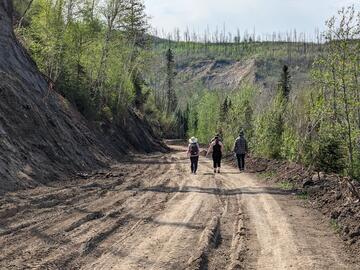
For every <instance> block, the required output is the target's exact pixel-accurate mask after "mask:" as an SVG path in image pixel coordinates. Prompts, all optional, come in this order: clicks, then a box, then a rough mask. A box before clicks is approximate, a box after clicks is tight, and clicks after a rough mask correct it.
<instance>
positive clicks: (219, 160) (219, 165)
mask: <svg viewBox="0 0 360 270" xmlns="http://www.w3.org/2000/svg"><path fill="white" fill-rule="evenodd" d="M220 168H221V156H219V159H218V173H220Z"/></svg>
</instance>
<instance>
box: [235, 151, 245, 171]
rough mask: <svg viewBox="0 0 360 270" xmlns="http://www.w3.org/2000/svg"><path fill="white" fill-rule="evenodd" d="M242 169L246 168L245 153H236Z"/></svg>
mask: <svg viewBox="0 0 360 270" xmlns="http://www.w3.org/2000/svg"><path fill="white" fill-rule="evenodd" d="M236 157H237V160H238V166H239V169H240V171H243V170H244V169H245V154H236Z"/></svg>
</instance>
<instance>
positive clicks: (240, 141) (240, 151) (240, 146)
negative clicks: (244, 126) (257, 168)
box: [234, 131, 249, 172]
mask: <svg viewBox="0 0 360 270" xmlns="http://www.w3.org/2000/svg"><path fill="white" fill-rule="evenodd" d="M248 150H249V149H248V143H247V141H246V139H245V136H244V131H241V132H240V135H239V137H238V138H237V139H236V141H235V144H234V153H235V155H236V158H237V162H238V166H239V170H240V172H243V171H244V170H245V156H246V154H247V152H248Z"/></svg>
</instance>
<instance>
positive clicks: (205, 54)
mask: <svg viewBox="0 0 360 270" xmlns="http://www.w3.org/2000/svg"><path fill="white" fill-rule="evenodd" d="M15 5H16V9H17V20H16V34H17V36H18V38H19V40H20V41H21V42H22V43H23V44H24V45H25V46H26V47H27V48H28V49H29V51H30V52H31V55H32V57H33V58H34V60H35V61H36V63H37V65H38V67H39V68H40V70H41V71H42V72H43V73H44V74H45V75H46V76H47V78H48V80H49V82H51V83H50V85H51V86H52V87H54V88H55V89H56V90H57V91H58V92H60V93H61V94H62V95H64V96H65V97H66V98H67V99H68V100H69V101H70V102H71V103H72V104H74V105H75V106H76V107H77V108H78V110H79V111H80V112H81V113H82V114H83V115H84V116H85V117H87V118H88V119H90V120H94V121H96V120H99V119H102V120H103V119H106V120H107V121H110V122H113V123H114V124H119V125H121V124H125V123H126V117H127V109H128V108H129V107H131V108H134V109H135V110H137V111H138V112H139V113H141V114H143V115H145V116H146V117H147V119H148V121H149V122H150V123H151V124H152V126H153V127H154V128H155V129H156V130H157V132H158V133H160V134H162V136H164V137H184V138H185V137H186V136H193V135H195V136H197V137H199V139H200V141H201V142H202V143H207V142H208V141H209V140H210V139H211V137H212V136H213V135H214V134H215V133H221V134H222V137H223V139H224V142H225V146H226V148H227V150H229V151H230V150H231V148H232V143H233V141H234V140H235V138H236V137H237V135H238V133H239V132H240V130H244V131H245V134H246V137H247V138H248V140H249V142H250V148H251V152H252V154H253V155H257V156H261V157H266V158H274V159H286V160H290V161H295V162H300V163H303V164H305V165H307V166H311V167H313V168H315V169H317V170H325V171H331V172H337V173H342V174H345V175H351V176H353V177H355V178H359V177H360V83H359V76H360V21H359V20H360V14H359V12H358V11H356V10H355V8H354V7H349V8H344V9H342V10H340V11H339V13H338V14H337V15H336V16H334V17H333V18H331V19H329V20H328V21H327V22H326V28H327V30H326V31H325V32H324V33H320V32H319V31H318V30H317V31H316V34H315V35H314V37H313V38H310V37H308V36H307V35H306V34H304V33H297V32H296V31H290V32H288V33H284V34H281V33H274V34H271V35H267V36H264V37H260V36H257V35H256V33H254V34H248V33H247V32H245V33H244V34H240V32H238V33H237V34H236V35H232V34H229V33H226V31H225V30H223V31H218V30H216V31H215V32H214V33H210V31H205V33H204V34H203V35H197V34H195V33H190V32H189V31H188V30H187V31H185V32H184V34H183V35H182V34H180V31H179V30H175V31H174V33H173V34H165V33H164V34H161V35H160V34H158V33H157V32H155V33H154V31H151V28H150V24H149V21H148V17H147V15H146V14H145V6H144V3H143V2H142V1H141V0H126V1H125V0H107V1H96V0H87V1H78V0H27V1H15ZM150 33H152V34H150ZM155 35H157V36H155ZM159 36H161V37H159ZM201 60H212V61H239V62H243V63H244V62H246V61H250V60H254V61H255V62H256V63H261V65H258V64H255V65H254V69H255V73H256V79H255V80H244V81H243V82H242V83H240V84H239V85H238V86H237V87H236V88H234V89H231V90H226V89H215V90H214V89H209V87H207V86H206V85H204V83H203V82H201V81H196V82H192V83H191V84H186V83H185V82H186V81H188V80H189V78H188V77H186V74H185V75H184V74H182V73H181V72H179V70H180V69H181V68H182V67H183V66H184V65H187V66H190V65H191V64H196V63H197V61H201ZM299 69H300V70H301V73H300V71H299ZM265 73H266V76H267V77H266V76H265V75H263V74H265ZM299 74H300V75H301V76H300V75H299ZM262 75H263V76H262ZM264 77H266V78H268V77H271V80H272V82H273V83H272V84H270V86H269V84H266V83H264V81H265V82H266V80H265V79H263V78H264ZM304 81H306V83H304ZM260 82H261V83H260Z"/></svg>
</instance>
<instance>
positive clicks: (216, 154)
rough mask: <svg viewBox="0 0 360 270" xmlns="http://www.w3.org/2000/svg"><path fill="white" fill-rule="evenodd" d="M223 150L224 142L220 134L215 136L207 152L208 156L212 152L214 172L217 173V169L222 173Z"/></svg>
mask: <svg viewBox="0 0 360 270" xmlns="http://www.w3.org/2000/svg"><path fill="white" fill-rule="evenodd" d="M223 152H224V144H223V143H222V142H221V141H220V138H219V136H215V138H214V140H213V141H212V142H211V144H210V146H209V149H208V151H207V154H206V156H208V155H209V154H210V153H212V158H213V162H214V173H216V171H217V172H218V173H220V168H221V158H222V154H223Z"/></svg>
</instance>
